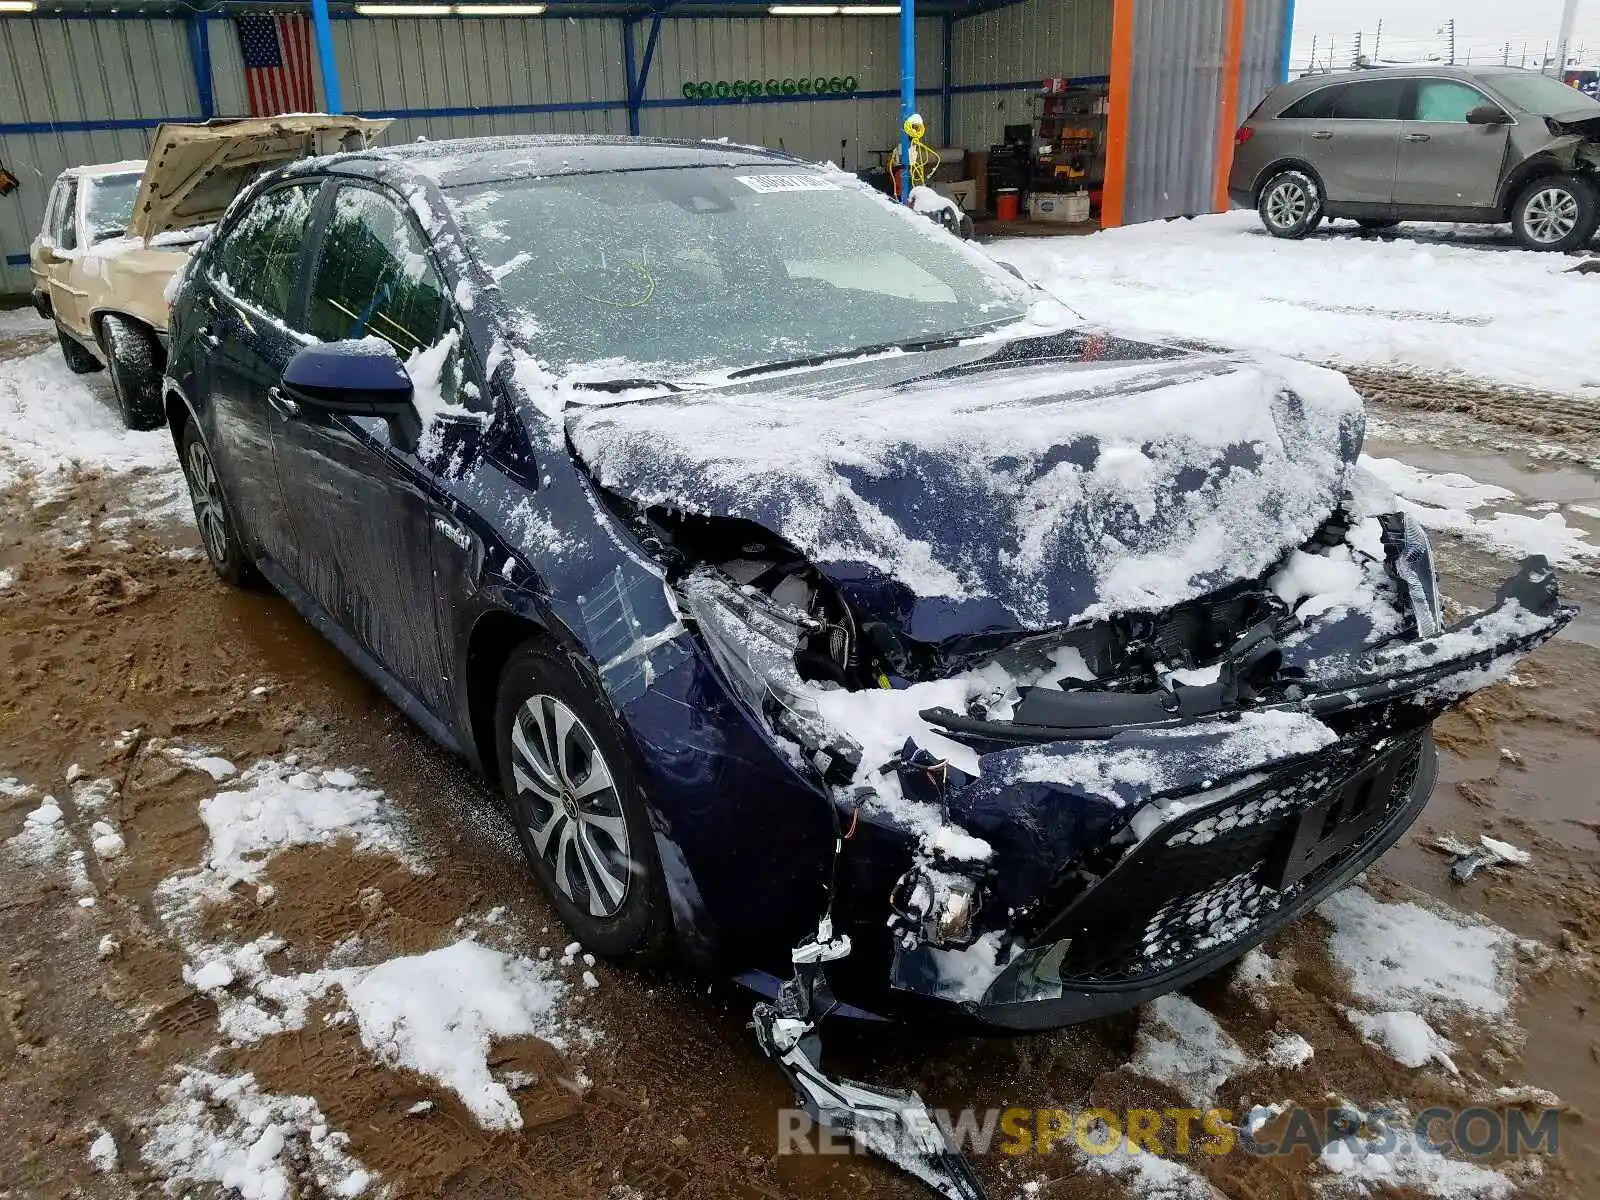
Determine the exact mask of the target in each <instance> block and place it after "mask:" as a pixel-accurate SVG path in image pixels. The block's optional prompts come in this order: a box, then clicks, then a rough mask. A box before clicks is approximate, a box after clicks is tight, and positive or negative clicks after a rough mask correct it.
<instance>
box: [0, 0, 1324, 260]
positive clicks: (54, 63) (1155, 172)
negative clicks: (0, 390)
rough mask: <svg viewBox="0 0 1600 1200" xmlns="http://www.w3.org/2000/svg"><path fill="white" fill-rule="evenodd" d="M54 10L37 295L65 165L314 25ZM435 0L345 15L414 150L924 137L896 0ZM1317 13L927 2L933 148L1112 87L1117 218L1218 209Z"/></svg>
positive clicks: (123, 147)
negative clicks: (275, 39)
mask: <svg viewBox="0 0 1600 1200" xmlns="http://www.w3.org/2000/svg"><path fill="white" fill-rule="evenodd" d="M29 3H30V0H10V3H9V4H0V168H4V170H6V171H8V172H9V173H10V174H11V175H12V176H14V177H15V179H16V181H17V186H16V188H15V189H14V190H13V191H11V192H10V194H9V195H4V196H0V253H3V255H4V268H3V273H0V292H21V291H24V290H26V287H27V279H28V272H27V252H28V244H29V242H30V240H31V239H32V237H33V235H34V233H35V232H36V231H37V230H38V228H39V224H40V220H41V217H42V209H43V205H44V199H45V196H46V194H47V192H48V189H49V186H50V183H51V180H52V179H53V178H54V177H55V175H56V174H57V173H58V172H59V171H60V170H62V168H64V167H67V166H71V165H77V164H82V163H93V162H109V161H114V160H117V159H125V158H138V157H143V156H144V154H145V153H146V150H147V147H148V144H149V137H150V134H151V132H152V130H153V129H154V128H155V126H157V125H158V124H160V123H161V122H163V121H192V120H201V119H205V118H208V117H220V116H236V115H245V114H248V113H250V112H252V111H253V110H255V111H259V108H258V107H256V106H257V103H258V97H256V96H253V95H252V92H251V85H250V83H249V81H248V80H247V66H246V55H245V54H244V53H243V52H242V49H241V47H242V43H245V44H247V38H246V35H245V34H244V33H243V31H244V30H246V29H247V28H248V27H249V26H248V25H247V24H246V23H244V22H242V21H241V18H245V17H248V16H249V15H251V14H270V15H274V16H277V17H285V16H288V17H292V16H294V15H296V14H297V13H298V14H305V13H306V12H307V6H306V5H305V4H276V5H273V4H265V5H264V4H243V3H232V2H217V0H212V2H211V3H209V4H208V3H205V0H194V3H193V4H192V5H185V4H170V3H160V2H149V3H140V2H139V0H133V2H132V3H127V2H124V3H121V4H111V3H89V2H72V0H61V2H60V3H57V2H55V0H37V3H36V5H35V6H34V7H33V8H32V9H31V11H30V10H28V4H29ZM360 7H361V8H365V9H368V10H370V9H371V8H372V7H373V6H370V5H362V6H360ZM389 7H394V6H392V5H391V6H389ZM419 7H421V8H423V10H424V11H426V12H428V13H430V14H433V15H416V14H415V13H407V14H405V15H401V16H386V15H370V12H368V13H363V12H359V11H357V7H356V6H353V5H343V4H334V5H332V7H331V17H332V20H331V30H332V45H333V50H334V58H335V62H336V65H337V76H338V81H337V84H336V87H337V90H338V92H339V93H340V98H341V99H342V107H343V109H344V110H345V111H347V112H352V113H360V114H363V115H368V116H383V117H392V118H394V120H395V124H394V126H393V127H392V128H391V130H390V131H389V133H388V135H387V139H388V140H389V141H391V142H393V141H400V140H410V139H414V138H418V137H428V138H445V137H461V136H468V135H477V134H500V133H513V132H555V133H610V134H630V133H633V134H641V135H646V136H666V137H694V138H720V137H726V138H729V139H731V140H734V141H738V142H746V143H760V144H764V145H770V146H781V147H783V148H785V149H787V150H789V151H791V152H794V153H798V154H802V155H805V156H807V157H811V158H815V159H828V160H832V161H835V162H839V163H841V165H844V166H846V167H848V168H850V169H858V168H859V167H861V166H863V165H867V164H870V163H872V162H874V161H876V159H877V157H881V152H883V151H885V150H886V149H887V148H890V147H892V146H893V145H894V144H895V143H896V141H897V139H898V138H899V132H900V124H901V104H900V95H901V92H900V86H901V48H902V46H901V28H900V26H901V22H900V20H897V19H895V14H896V13H898V11H899V9H898V7H897V6H896V5H895V4H894V3H893V2H892V0H890V2H888V3H883V2H882V0H880V2H879V3H878V4H877V5H869V6H867V9H868V11H863V12H852V11H850V8H849V7H845V8H844V9H843V10H842V11H841V9H840V8H838V7H835V6H828V7H825V8H823V9H822V10H821V11H805V9H806V8H807V5H806V4H804V3H796V4H791V5H788V6H784V5H778V6H777V7H778V8H780V10H782V12H783V13H784V14H796V15H777V14H774V13H773V12H771V11H770V6H769V5H766V4H750V3H744V2H740V0H732V2H727V0H683V2H679V3H675V2H674V0H654V3H649V2H642V3H638V4H628V3H586V2H581V0H549V3H548V6H547V7H546V8H545V11H544V12H543V13H542V14H538V15H534V14H531V13H528V12H526V11H525V12H524V13H522V14H520V15H515V16H505V15H499V14H496V13H495V12H494V11H493V10H494V8H495V7H496V5H494V4H489V3H484V4H474V5H448V4H442V5H428V6H419ZM523 7H524V9H527V8H531V7H533V6H523ZM7 8H15V9H18V10H21V11H15V12H8V11H5V10H6V9H7ZM797 9H798V10H799V11H798V13H796V10H797ZM1292 15H1293V0H919V2H918V3H917V6H916V21H915V47H916V49H915V74H916V84H915V86H916V104H917V107H918V109H919V110H920V112H921V113H922V115H923V116H924V118H925V120H926V124H927V128H928V142H929V144H930V145H937V146H940V147H946V148H952V147H954V148H960V149H961V150H964V151H971V152H973V155H974V161H977V158H976V156H977V155H979V154H980V153H981V152H984V151H986V150H987V149H988V148H989V147H991V146H996V144H997V143H1002V142H1003V139H1005V138H1007V137H1008V136H1015V135H1014V134H1013V133H1012V132H1011V131H1015V130H1017V129H1019V128H1021V127H1022V126H1024V125H1027V124H1029V123H1030V122H1032V121H1034V120H1035V119H1036V117H1037V113H1038V111H1039V109H1038V99H1039V96H1040V93H1041V92H1042V91H1049V90H1052V89H1054V90H1057V91H1060V90H1062V89H1090V90H1093V91H1097V92H1098V93H1100V94H1101V95H1102V96H1103V99H1102V100H1101V101H1100V102H1099V103H1097V104H1096V106H1095V110H1094V112H1093V114H1092V115H1091V114H1088V113H1086V114H1085V118H1086V120H1087V121H1088V122H1089V123H1090V124H1091V127H1092V130H1093V139H1092V140H1093V143H1094V144H1095V145H1096V146H1097V152H1096V164H1097V165H1096V168H1095V170H1096V175H1095V179H1094V182H1095V183H1096V184H1097V185H1098V191H1097V193H1096V195H1097V199H1098V201H1099V205H1098V207H1099V213H1100V219H1101V223H1102V224H1105V225H1116V224H1122V223H1127V222H1134V221H1147V220H1153V219H1158V218H1162V217H1168V216H1177V215H1186V214H1194V213H1200V212H1210V211H1215V210H1218V209H1221V208H1223V207H1225V206H1226V193H1225V191H1224V187H1223V185H1224V182H1225V179H1226V176H1227V169H1228V159H1229V155H1230V153H1231V150H1232V144H1233V130H1234V128H1235V126H1236V125H1237V124H1238V122H1239V120H1240V119H1242V118H1243V116H1244V114H1245V113H1247V112H1248V111H1249V110H1250V109H1251V108H1252V107H1253V106H1254V105H1255V104H1256V102H1257V101H1259V100H1260V99H1261V98H1262V97H1263V96H1264V95H1265V94H1266V93H1267V91H1268V90H1269V89H1270V88H1271V87H1272V86H1273V85H1274V84H1275V83H1277V82H1278V81H1279V80H1280V79H1282V78H1283V77H1284V67H1285V58H1286V49H1287V45H1288V34H1289V26H1290V24H1291V22H1292ZM303 24H306V25H308V24H309V21H305V22H303ZM284 49H285V57H286V58H287V59H288V60H289V61H288V62H286V63H285V67H286V68H296V69H299V70H301V71H303V73H304V86H305V88H306V91H305V93H303V94H305V95H308V96H310V97H311V99H312V106H313V107H317V108H323V107H327V101H328V98H329V89H328V87H327V81H326V80H325V79H323V78H322V75H323V72H322V71H321V70H320V69H319V67H318V65H317V61H316V55H315V52H314V50H313V49H312V48H311V42H310V39H309V36H308V38H307V41H306V43H305V46H304V48H303V49H302V48H301V47H300V46H299V45H298V44H291V40H290V39H288V38H286V39H285V42H284ZM302 54H303V55H304V61H303V62H301V61H300V56H301V55H302ZM796 81H798V82H796ZM1096 118H1097V119H1096ZM1074 132H1077V131H1074ZM1085 132H1087V131H1085ZM996 148H998V147H996Z"/></svg>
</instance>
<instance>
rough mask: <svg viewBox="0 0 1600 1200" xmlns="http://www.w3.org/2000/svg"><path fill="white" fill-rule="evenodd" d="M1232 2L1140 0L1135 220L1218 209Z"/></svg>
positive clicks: (1131, 208) (1133, 144)
mask: <svg viewBox="0 0 1600 1200" xmlns="http://www.w3.org/2000/svg"><path fill="white" fill-rule="evenodd" d="M1226 18H1227V0H1134V5H1133V19H1134V34H1133V36H1134V45H1133V79H1132V92H1131V97H1130V100H1129V105H1128V140H1127V195H1126V200H1125V202H1124V209H1123V220H1124V221H1125V222H1127V223H1128V224H1132V223H1134V222H1137V221H1153V220H1157V219H1159V218H1161V217H1175V216H1190V215H1194V214H1196V213H1206V212H1210V211H1211V210H1212V191H1213V186H1214V183H1215V179H1216V156H1217V118H1218V109H1219V104H1220V97H1221V90H1220V88H1221V82H1222V73H1223V64H1222V55H1223V38H1224V34H1225V22H1226Z"/></svg>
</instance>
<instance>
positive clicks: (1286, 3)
mask: <svg viewBox="0 0 1600 1200" xmlns="http://www.w3.org/2000/svg"><path fill="white" fill-rule="evenodd" d="M1294 2H1295V0H1283V77H1284V79H1285V80H1287V79H1289V78H1290V76H1291V75H1292V73H1293V67H1291V66H1290V64H1289V58H1290V55H1291V54H1292V53H1293V51H1294Z"/></svg>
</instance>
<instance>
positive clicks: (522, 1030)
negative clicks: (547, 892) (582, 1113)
mask: <svg viewBox="0 0 1600 1200" xmlns="http://www.w3.org/2000/svg"><path fill="white" fill-rule="evenodd" d="M345 991H346V995H347V998H348V1000H349V1003H350V1007H351V1008H352V1009H353V1010H354V1012H355V1014H356V1021H357V1023H358V1024H359V1026H360V1029H361V1042H362V1045H364V1046H366V1047H367V1048H368V1049H369V1050H372V1051H374V1052H375V1053H376V1054H377V1055H378V1057H379V1058H380V1059H381V1060H382V1061H383V1062H385V1063H387V1064H388V1065H389V1066H392V1067H406V1068H409V1069H410V1070H413V1071H415V1072H417V1073H418V1074H419V1075H425V1076H427V1077H428V1078H429V1079H433V1080H437V1081H438V1082H439V1083H440V1084H442V1085H444V1086H445V1087H447V1088H449V1089H450V1090H451V1091H453V1092H455V1093H456V1094H457V1095H458V1096H460V1097H461V1102H462V1103H463V1104H465V1105H466V1107H467V1109H468V1111H469V1112H471V1113H472V1115H473V1116H474V1117H476V1118H477V1120H478V1123H479V1124H481V1125H483V1126H485V1127H486V1128H490V1129H520V1128H522V1114H521V1113H520V1112H519V1111H518V1110H517V1105H516V1102H515V1101H514V1100H512V1098H511V1093H510V1091H509V1090H508V1089H507V1088H506V1085H505V1084H504V1083H502V1082H501V1081H499V1080H497V1079H495V1078H494V1077H493V1076H492V1075H491V1074H490V1073H489V1064H488V1061H487V1059H488V1054H489V1048H490V1044H491V1042H492V1041H493V1040H494V1039H497V1038H513V1037H529V1036H532V1037H539V1038H542V1039H544V1040H545V1041H547V1042H550V1043H552V1044H554V1045H557V1046H559V1045H560V1044H561V1039H560V1036H559V1033H558V1029H557V1022H556V1020H555V1010H556V1006H557V1003H558V1002H559V1000H560V998H561V995H562V991H563V985H562V983H561V981H560V980H559V979H557V978H556V977H555V975H554V974H553V973H552V972H551V971H550V969H549V968H548V967H547V966H546V965H545V964H543V963H539V962H535V961H531V960H529V959H524V958H513V957H511V956H509V955H506V954H501V953H499V952H498V951H495V950H490V949H488V948H487V947H485V946H480V945H478V944H477V943H476V942H457V943H455V944H454V945H453V946H447V947H445V948H444V949H443V950H434V951H432V952H431V953H428V954H418V955H412V956H410V957H406V958H395V959H390V960H389V961H388V962H386V963H383V964H381V965H379V966H377V967H374V968H372V969H371V970H370V971H368V972H366V974H365V976H364V977H363V978H362V979H361V980H360V982H359V983H356V984H355V985H354V986H349V985H346V988H345Z"/></svg>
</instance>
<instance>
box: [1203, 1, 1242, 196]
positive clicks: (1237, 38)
mask: <svg viewBox="0 0 1600 1200" xmlns="http://www.w3.org/2000/svg"><path fill="white" fill-rule="evenodd" d="M1248 3H1249V0H1228V17H1227V21H1228V25H1227V30H1226V32H1225V33H1224V34H1223V39H1222V78H1221V82H1220V84H1219V86H1218V91H1219V92H1220V93H1221V96H1220V97H1219V99H1220V101H1221V108H1220V112H1219V115H1218V117H1217V176H1216V180H1215V181H1214V183H1213V184H1212V195H1211V203H1212V208H1213V210H1214V211H1216V212H1227V211H1228V172H1229V171H1231V170H1232V169H1233V135H1234V133H1235V132H1237V130H1238V128H1239V77H1240V76H1241V75H1242V74H1243V73H1244V19H1245V6H1246V5H1247V4H1248Z"/></svg>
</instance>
